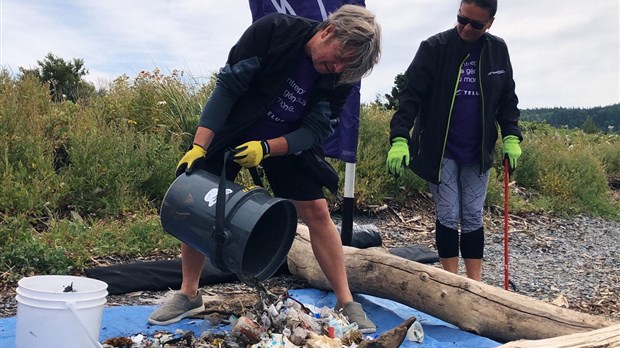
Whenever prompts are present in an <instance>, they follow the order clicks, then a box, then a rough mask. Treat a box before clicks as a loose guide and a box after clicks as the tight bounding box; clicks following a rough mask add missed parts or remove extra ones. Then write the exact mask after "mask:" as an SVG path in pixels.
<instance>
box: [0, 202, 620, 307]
mask: <svg viewBox="0 0 620 348" xmlns="http://www.w3.org/2000/svg"><path fill="white" fill-rule="evenodd" d="M409 204H410V205H409V206H406V207H399V208H394V207H389V206H381V207H370V208H369V211H370V213H369V214H368V215H367V216H366V215H365V216H358V215H359V214H358V215H356V217H355V221H356V223H358V224H365V225H367V226H370V227H376V229H377V230H378V231H379V232H380V234H381V236H382V240H383V245H384V246H385V247H388V248H391V247H398V246H409V245H426V246H428V247H429V248H430V249H431V250H435V245H434V218H433V215H432V212H429V210H428V207H429V206H430V205H429V204H428V202H427V201H425V199H424V198H423V199H421V200H416V201H414V202H412V203H409ZM362 215H364V214H362ZM369 216H370V217H369ZM486 216H487V217H486V222H485V226H486V249H485V261H484V266H483V281H484V282H486V283H487V284H490V285H494V286H497V287H502V288H503V286H504V285H503V284H504V242H503V216H502V213H501V211H493V209H491V210H490V211H488V212H487V214H486ZM334 219H335V220H336V221H338V216H335V217H334ZM509 230H510V233H509V235H510V237H509V242H510V243H509V277H510V280H511V281H512V282H513V283H514V285H515V286H516V292H518V293H520V294H523V295H527V296H530V297H533V298H536V299H539V300H543V301H548V302H552V303H554V304H556V305H562V306H564V307H568V308H571V309H574V310H577V311H581V312H585V313H590V314H595V315H607V316H612V317H616V318H618V319H620V300H619V297H620V257H618V255H617V251H618V246H619V244H620V222H613V221H606V220H603V219H599V218H592V217H586V216H576V217H574V218H570V219H561V218H555V217H551V216H547V215H530V216H525V217H519V216H510V229H509ZM435 266H436V267H440V266H439V264H436V265H435ZM463 273H464V272H463ZM267 285H268V286H269V285H273V286H285V287H288V288H298V287H304V286H306V284H305V281H303V280H300V279H296V278H295V277H292V276H278V277H274V278H272V279H270V280H269V281H268V284H267ZM15 287H16V285H15V284H3V286H2V287H0V317H9V316H14V315H15V314H16V301H15V291H14V289H15ZM233 288H234V289H236V290H238V289H242V290H243V289H244V288H245V289H246V290H247V291H254V290H252V289H249V288H247V287H245V286H244V285H243V284H240V283H230V284H219V285H214V286H209V287H205V288H203V291H205V292H209V291H214V292H218V291H229V290H230V289H233ZM164 294H165V292H146V291H145V292H138V293H132V294H126V295H115V296H111V295H110V296H108V305H128V304H155V303H158V302H159V301H161V297H162V296H163V295H164Z"/></svg>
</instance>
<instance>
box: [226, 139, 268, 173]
mask: <svg viewBox="0 0 620 348" xmlns="http://www.w3.org/2000/svg"><path fill="white" fill-rule="evenodd" d="M232 153H233V154H234V156H233V158H232V159H233V161H235V162H237V163H238V164H239V165H240V166H242V167H243V168H252V167H256V166H257V165H259V164H260V162H261V161H262V160H263V158H267V157H269V144H267V142H266V141H265V140H262V141H259V140H253V141H248V142H247V143H243V144H241V145H239V146H237V147H235V148H234V149H233V152H232Z"/></svg>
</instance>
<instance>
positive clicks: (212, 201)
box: [205, 188, 233, 207]
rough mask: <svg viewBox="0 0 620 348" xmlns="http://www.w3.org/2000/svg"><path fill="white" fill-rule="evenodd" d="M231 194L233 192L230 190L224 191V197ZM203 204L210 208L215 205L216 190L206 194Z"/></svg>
mask: <svg viewBox="0 0 620 348" xmlns="http://www.w3.org/2000/svg"><path fill="white" fill-rule="evenodd" d="M232 192H233V191H232V190H231V189H226V195H228V194H229V193H232ZM205 202H207V203H208V204H209V207H212V206H214V205H215V203H217V188H213V189H211V190H209V192H207V194H206V195H205Z"/></svg>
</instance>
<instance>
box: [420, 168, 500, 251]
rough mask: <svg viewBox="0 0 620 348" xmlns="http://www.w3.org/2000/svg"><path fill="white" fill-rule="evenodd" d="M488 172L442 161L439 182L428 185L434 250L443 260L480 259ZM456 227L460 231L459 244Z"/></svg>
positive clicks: (482, 249) (482, 248) (482, 244)
mask: <svg viewBox="0 0 620 348" xmlns="http://www.w3.org/2000/svg"><path fill="white" fill-rule="evenodd" d="M488 185H489V171H488V170H487V171H486V172H484V173H482V174H480V172H479V166H478V165H469V166H464V165H459V164H458V163H456V162H455V161H454V160H451V159H448V158H444V159H443V160H442V163H441V182H440V183H439V185H435V184H432V183H429V188H430V191H431V193H432V195H433V201H434V203H435V216H436V220H437V221H436V234H435V239H436V242H437V251H438V253H439V256H440V257H442V258H449V257H457V256H459V249H460V251H461V256H463V258H472V259H481V258H482V257H483V251H484V228H483V209H484V201H485V199H486V194H487V187H488ZM459 227H460V230H461V236H460V243H459V233H458V231H459Z"/></svg>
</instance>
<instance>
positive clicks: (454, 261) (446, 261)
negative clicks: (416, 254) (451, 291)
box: [440, 257, 459, 274]
mask: <svg viewBox="0 0 620 348" xmlns="http://www.w3.org/2000/svg"><path fill="white" fill-rule="evenodd" d="M440 261H441V266H442V267H443V269H445V270H446V271H448V272H451V273H455V274H458V273H459V258H458V257H448V258H443V259H441V260H440Z"/></svg>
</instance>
